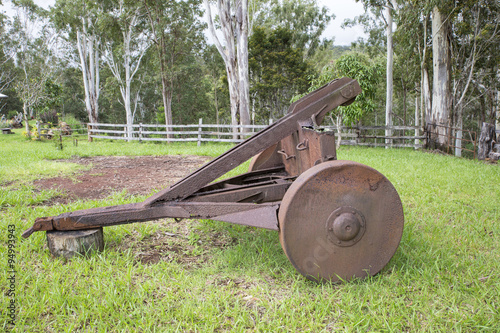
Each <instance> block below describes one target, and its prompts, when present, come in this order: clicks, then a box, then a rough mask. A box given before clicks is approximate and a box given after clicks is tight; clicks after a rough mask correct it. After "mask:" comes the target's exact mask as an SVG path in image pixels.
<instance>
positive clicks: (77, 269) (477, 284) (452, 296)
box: [0, 134, 500, 332]
mask: <svg viewBox="0 0 500 333" xmlns="http://www.w3.org/2000/svg"><path fill="white" fill-rule="evenodd" d="M229 147H230V146H228V145H204V146H202V147H200V148H198V147H196V146H195V145H180V144H173V145H165V144H139V143H123V142H103V141H100V142H94V143H87V142H84V141H83V140H82V141H81V142H79V144H78V146H77V147H75V146H73V145H72V143H71V141H68V142H65V145H64V149H63V150H62V151H60V150H57V149H56V148H55V146H54V145H53V144H52V143H51V142H48V141H43V142H29V141H25V140H24V139H23V138H22V137H21V136H20V135H19V134H16V135H11V136H7V135H2V136H0V184H2V187H1V192H0V193H1V194H0V203H1V205H0V207H1V208H0V209H1V215H0V225H1V226H2V232H1V233H0V242H1V244H2V246H1V248H0V253H1V255H0V267H1V268H6V266H7V252H6V249H7V234H8V232H7V226H8V225H15V228H16V229H15V230H16V231H15V235H16V237H17V239H16V240H17V243H16V248H15V251H16V265H17V266H16V267H17V276H16V305H17V318H16V326H15V327H12V329H13V330H14V331H19V332H74V331H84V332H94V331H95V332H104V331H110V332H122V331H125V332H133V331H159V332H164V331H179V332H212V331H217V332H221V331H234V332H242V331H249V332H253V331H260V332H297V331H302V332H344V331H347V332H357V331H360V332H367V331H370V332H401V331H410V332H415V331H424V332H427V331H440V332H450V331H454V332H483V331H484V332H498V331H500V283H499V281H500V251H499V248H500V227H499V225H500V223H499V221H500V205H499V202H500V200H499V199H500V187H499V186H498V180H499V179H500V167H499V166H498V165H490V164H485V163H482V162H477V161H470V160H465V159H457V158H454V157H449V156H442V155H435V154H430V153H424V152H419V151H413V150H385V149H373V148H372V149H366V148H346V147H342V148H341V149H340V150H339V152H338V156H339V159H348V160H354V161H358V162H361V163H364V164H367V165H370V166H372V167H374V168H375V169H377V170H379V171H380V172H382V173H383V174H385V175H386V176H387V177H388V178H389V180H391V182H393V184H394V186H395V187H396V189H397V190H398V192H399V194H400V196H401V199H402V202H403V206H404V212H405V230H404V233H403V238H402V241H401V244H400V247H399V249H398V251H397V252H396V254H395V256H394V257H393V259H392V260H391V261H390V263H389V264H388V265H387V266H386V267H385V268H384V269H383V270H382V272H381V273H380V274H378V275H376V276H375V277H371V278H368V279H365V280H355V281H351V282H348V283H342V284H337V285H330V284H315V283H312V282H310V281H308V280H306V279H304V278H303V277H302V276H301V275H300V274H298V273H297V272H296V271H295V269H294V268H293V267H292V265H291V264H290V263H289V262H288V260H287V258H286V257H285V255H284V254H283V251H282V250H281V247H280V244H279V241H278V233H277V232H273V231H268V230H261V229H255V228H250V227H243V226H236V225H231V224H227V223H222V222H214V221H196V220H194V221H186V220H184V221H182V222H180V223H175V222H174V221H173V220H170V219H165V220H162V221H160V222H156V223H153V222H146V223H138V224H132V225H124V226H117V227H109V228H106V229H105V242H106V244H105V250H104V252H102V253H99V254H95V255H93V256H91V257H90V258H74V259H72V260H69V261H68V260H64V259H55V258H52V257H51V256H50V254H49V252H48V249H47V246H46V244H45V235H44V234H43V233H36V234H34V235H33V236H32V237H31V238H29V239H27V240H24V239H21V238H20V234H21V232H22V231H23V230H24V229H26V228H28V227H29V226H30V225H31V224H32V223H33V221H34V219H35V218H36V217H38V216H49V215H56V214H60V213H62V212H66V211H70V210H75V209H84V208H90V207H95V206H104V205H115V204H122V203H127V202H130V201H138V200H142V199H144V197H128V196H127V195H125V193H116V194H114V195H113V196H111V197H109V198H107V199H106V200H101V201H85V202H84V201H79V202H73V203H70V204H68V205H54V206H47V205H46V204H45V202H46V200H48V199H49V198H50V197H51V196H53V195H56V193H53V192H44V191H42V192H39V193H35V192H34V191H33V186H32V181H33V180H34V179H37V178H40V177H48V176H53V175H56V174H67V175H68V174H70V173H71V172H74V171H75V170H77V169H78V168H81V166H78V165H76V164H71V163H61V162H54V161H53V160H55V159H67V158H70V157H71V156H92V155H165V154H199V155H210V156H217V155H219V154H220V153H222V152H224V151H226V150H227V149H228V148H229ZM247 165H248V164H244V165H243V166H241V167H240V168H238V169H237V170H236V171H235V172H233V174H235V173H238V172H243V171H245V168H246V167H247ZM172 235H173V236H172ZM6 271H7V270H6V269H2V271H1V273H0V286H1V288H2V293H1V295H0V311H1V314H0V325H1V326H2V327H3V328H4V329H5V328H8V326H7V324H6V321H7V317H6V309H7V305H8V302H9V300H10V299H9V297H7V277H8V275H7V272H6Z"/></svg>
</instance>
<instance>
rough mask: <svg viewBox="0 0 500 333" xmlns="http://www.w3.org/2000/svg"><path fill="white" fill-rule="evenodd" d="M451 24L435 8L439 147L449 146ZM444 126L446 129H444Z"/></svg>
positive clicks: (434, 90)
mask: <svg viewBox="0 0 500 333" xmlns="http://www.w3.org/2000/svg"><path fill="white" fill-rule="evenodd" d="M448 32H449V22H447V21H445V16H443V15H442V13H441V12H440V11H439V9H438V8H437V7H434V9H433V11H432V37H433V43H432V55H433V59H432V62H433V85H432V116H431V122H432V123H434V124H436V125H438V127H436V129H435V131H434V134H435V135H436V136H437V138H435V139H436V140H437V142H438V143H439V145H440V146H441V147H442V146H445V145H447V144H448V128H446V127H448V126H449V117H450V104H451V103H450V102H451V89H450V81H451V70H450V66H451V59H450V41H449V39H448ZM443 126H444V127H443Z"/></svg>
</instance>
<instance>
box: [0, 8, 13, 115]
mask: <svg viewBox="0 0 500 333" xmlns="http://www.w3.org/2000/svg"><path fill="white" fill-rule="evenodd" d="M1 3H2V2H1V1H0V4H1ZM8 26H10V22H9V20H8V19H7V16H5V15H4V14H2V13H0V92H1V93H3V94H5V92H6V90H7V89H8V88H9V86H10V84H11V83H12V81H13V80H14V63H13V61H12V55H11V54H8V50H7V49H6V46H5V45H6V44H7V43H8V41H9V40H10V38H9V37H8V31H7V27H8ZM6 105H7V101H5V99H4V98H2V99H0V112H1V111H3V110H4V108H5V106H6Z"/></svg>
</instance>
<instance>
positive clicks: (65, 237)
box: [47, 228, 104, 259]
mask: <svg viewBox="0 0 500 333" xmlns="http://www.w3.org/2000/svg"><path fill="white" fill-rule="evenodd" d="M47 245H48V247H49V251H50V253H51V254H52V255H53V256H54V257H64V258H66V259H70V258H71V257H73V256H76V255H83V256H87V255H90V253H91V252H93V251H102V250H103V249H104V236H103V231H102V228H97V229H88V230H76V231H47Z"/></svg>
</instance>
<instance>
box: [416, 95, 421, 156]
mask: <svg viewBox="0 0 500 333" xmlns="http://www.w3.org/2000/svg"><path fill="white" fill-rule="evenodd" d="M419 113H420V112H418V97H415V137H417V136H419V135H420V130H419V127H418V115H419ZM418 143H419V140H418V139H415V150H417V146H418Z"/></svg>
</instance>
